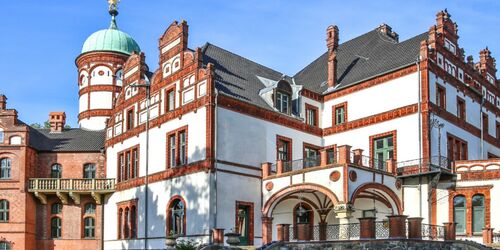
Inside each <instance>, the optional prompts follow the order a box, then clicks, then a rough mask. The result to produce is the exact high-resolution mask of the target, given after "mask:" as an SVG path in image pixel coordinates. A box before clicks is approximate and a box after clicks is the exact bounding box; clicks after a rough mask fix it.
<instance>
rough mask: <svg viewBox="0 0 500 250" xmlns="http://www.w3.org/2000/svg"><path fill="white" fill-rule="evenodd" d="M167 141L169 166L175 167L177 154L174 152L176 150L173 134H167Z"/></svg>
mask: <svg viewBox="0 0 500 250" xmlns="http://www.w3.org/2000/svg"><path fill="white" fill-rule="evenodd" d="M168 143H169V155H168V159H169V160H170V161H169V163H170V167H175V166H177V162H176V160H177V154H176V153H175V152H176V140H175V134H174V135H171V136H169V138H168Z"/></svg>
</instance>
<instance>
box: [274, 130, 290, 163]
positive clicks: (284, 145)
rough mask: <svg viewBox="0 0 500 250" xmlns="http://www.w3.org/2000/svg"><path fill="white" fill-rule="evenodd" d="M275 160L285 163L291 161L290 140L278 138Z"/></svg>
mask: <svg viewBox="0 0 500 250" xmlns="http://www.w3.org/2000/svg"><path fill="white" fill-rule="evenodd" d="M276 146H277V160H282V161H285V162H288V161H291V160H292V159H291V158H292V152H291V150H292V140H290V139H288V138H285V137H281V136H278V139H277V145H276Z"/></svg>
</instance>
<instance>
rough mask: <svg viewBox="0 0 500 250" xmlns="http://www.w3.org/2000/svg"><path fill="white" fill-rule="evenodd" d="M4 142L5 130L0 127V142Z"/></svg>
mask: <svg viewBox="0 0 500 250" xmlns="http://www.w3.org/2000/svg"><path fill="white" fill-rule="evenodd" d="M4 143H5V131H4V130H3V129H2V128H0V144H4Z"/></svg>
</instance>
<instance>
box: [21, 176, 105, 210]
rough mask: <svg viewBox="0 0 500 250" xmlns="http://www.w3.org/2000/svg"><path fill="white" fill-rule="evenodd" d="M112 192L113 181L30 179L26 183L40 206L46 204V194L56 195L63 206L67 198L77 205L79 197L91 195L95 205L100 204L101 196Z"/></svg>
mask: <svg viewBox="0 0 500 250" xmlns="http://www.w3.org/2000/svg"><path fill="white" fill-rule="evenodd" d="M114 191H115V180H114V179H59V178H32V179H30V180H29V182H28V192H31V193H33V194H34V195H35V196H36V197H37V198H38V199H39V200H40V202H41V203H42V204H47V195H48V194H55V195H57V197H59V199H60V200H61V202H62V203H63V204H67V203H68V196H69V197H71V199H73V201H74V202H75V204H79V203H80V195H91V196H92V197H93V198H94V200H95V201H96V203H97V204H101V195H102V194H108V193H113V192H114Z"/></svg>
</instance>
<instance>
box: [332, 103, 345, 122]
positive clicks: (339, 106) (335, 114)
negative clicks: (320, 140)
mask: <svg viewBox="0 0 500 250" xmlns="http://www.w3.org/2000/svg"><path fill="white" fill-rule="evenodd" d="M337 110H342V114H339V112H337ZM339 115H340V117H342V118H341V119H342V120H340V119H339V118H340V117H339ZM345 123H347V102H342V103H338V104H336V105H334V106H332V127H334V126H340V125H342V124H345Z"/></svg>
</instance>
